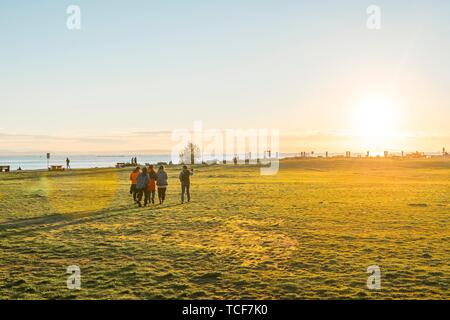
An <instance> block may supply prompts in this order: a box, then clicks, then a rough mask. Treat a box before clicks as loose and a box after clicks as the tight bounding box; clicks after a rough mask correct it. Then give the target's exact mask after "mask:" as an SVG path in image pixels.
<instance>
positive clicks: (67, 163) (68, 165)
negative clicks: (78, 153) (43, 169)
mask: <svg viewBox="0 0 450 320" xmlns="http://www.w3.org/2000/svg"><path fill="white" fill-rule="evenodd" d="M66 168H67V169H70V159H69V158H68V157H67V158H66Z"/></svg>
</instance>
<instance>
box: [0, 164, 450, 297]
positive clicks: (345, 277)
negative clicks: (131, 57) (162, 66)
mask: <svg viewBox="0 0 450 320" xmlns="http://www.w3.org/2000/svg"><path fill="white" fill-rule="evenodd" d="M178 170H179V168H173V169H169V179H170V180H169V183H170V185H169V189H168V199H167V203H166V204H164V205H163V206H159V205H157V206H150V207H148V208H141V209H140V208H136V207H135V206H134V205H133V203H132V201H131V198H130V196H129V194H128V188H129V184H128V183H129V182H128V175H129V171H128V170H118V169H92V170H73V171H70V172H60V173H48V172H23V173H9V174H0V298H3V299H112V298H114V299H206V298H217V299H241V298H242V299H243V298H257V299H260V298H264V299H281V298H283V299H303V298H306V299H309V298H320V299H331V298H350V299H357V298H363V299H399V298H408V299H425V298H443V299H449V297H450V295H449V284H450V267H449V264H448V262H449V257H450V241H449V240H450V228H449V212H450V161H448V160H447V161H445V160H387V159H351V160H350V159H345V160H344V159H316V160H295V161H294V160H290V161H283V162H282V164H281V170H280V172H279V174H277V175H275V176H260V175H259V169H258V168H256V167H245V166H237V167H235V166H208V167H198V168H197V170H196V175H195V176H194V177H193V179H192V180H193V183H192V196H193V201H192V202H191V203H189V204H184V205H180V204H179V191H180V190H179V189H180V188H179V183H178V181H177V179H176V177H177V175H178ZM73 264H75V265H78V266H80V268H81V276H82V278H81V281H82V288H81V290H68V289H67V288H66V279H67V276H68V275H67V274H66V273H65V272H66V268H67V266H69V265H73ZM370 265H378V266H380V267H381V272H382V288H381V290H379V291H371V290H368V289H367V287H366V281H367V277H368V275H367V274H366V270H367V267H368V266H370Z"/></svg>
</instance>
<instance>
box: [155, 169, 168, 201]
mask: <svg viewBox="0 0 450 320" xmlns="http://www.w3.org/2000/svg"><path fill="white" fill-rule="evenodd" d="M167 180H168V177H167V172H165V171H164V166H159V168H158V172H157V173H156V185H157V187H158V199H159V204H163V203H164V200H166V190H167V186H168V185H169V184H168V182H167Z"/></svg>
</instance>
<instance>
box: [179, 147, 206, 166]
mask: <svg viewBox="0 0 450 320" xmlns="http://www.w3.org/2000/svg"><path fill="white" fill-rule="evenodd" d="M200 155H201V151H200V148H199V147H198V146H197V145H195V144H193V143H192V142H188V144H187V145H186V147H184V149H183V150H181V151H180V162H181V163H183V164H195V162H196V160H201V157H200Z"/></svg>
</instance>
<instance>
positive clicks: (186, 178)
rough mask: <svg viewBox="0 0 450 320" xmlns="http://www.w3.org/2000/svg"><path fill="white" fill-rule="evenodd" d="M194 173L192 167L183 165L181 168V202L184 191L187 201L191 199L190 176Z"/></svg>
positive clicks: (182, 201)
mask: <svg viewBox="0 0 450 320" xmlns="http://www.w3.org/2000/svg"><path fill="white" fill-rule="evenodd" d="M193 174H194V169H191V170H190V171H189V169H188V168H187V166H183V169H182V170H181V172H180V175H179V179H180V182H181V203H184V193H186V196H187V201H188V202H190V201H191V192H190V186H191V176H192V175H193Z"/></svg>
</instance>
